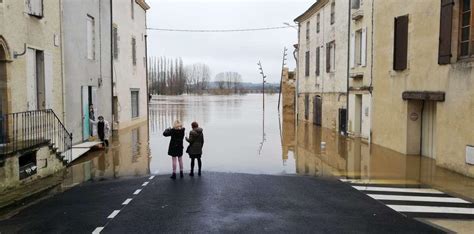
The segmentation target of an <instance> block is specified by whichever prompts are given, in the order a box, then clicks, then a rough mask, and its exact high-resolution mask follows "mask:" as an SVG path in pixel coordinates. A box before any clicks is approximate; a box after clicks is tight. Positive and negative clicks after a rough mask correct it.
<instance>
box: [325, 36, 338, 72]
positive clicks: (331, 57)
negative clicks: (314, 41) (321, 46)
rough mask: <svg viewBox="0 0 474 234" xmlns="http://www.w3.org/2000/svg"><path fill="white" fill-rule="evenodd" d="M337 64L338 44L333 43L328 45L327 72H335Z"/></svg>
mask: <svg viewBox="0 0 474 234" xmlns="http://www.w3.org/2000/svg"><path fill="white" fill-rule="evenodd" d="M335 62H336V42H334V41H332V42H329V43H327V44H326V72H327V73H330V72H334V71H335Z"/></svg>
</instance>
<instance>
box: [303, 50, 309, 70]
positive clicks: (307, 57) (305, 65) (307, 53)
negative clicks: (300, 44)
mask: <svg viewBox="0 0 474 234" xmlns="http://www.w3.org/2000/svg"><path fill="white" fill-rule="evenodd" d="M304 75H305V76H309V51H306V53H305V63H304Z"/></svg>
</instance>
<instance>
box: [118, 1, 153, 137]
mask: <svg viewBox="0 0 474 234" xmlns="http://www.w3.org/2000/svg"><path fill="white" fill-rule="evenodd" d="M148 9H150V7H149V6H148V5H147V3H146V2H145V1H144V0H116V1H113V5H112V11H113V16H112V21H113V22H112V24H113V25H112V44H113V48H112V53H113V72H114V73H113V103H112V105H113V113H112V114H113V121H114V129H123V128H127V127H130V126H133V125H136V124H138V123H141V122H143V121H146V120H147V119H148V87H147V68H146V66H147V64H146V62H147V61H146V11H147V10H148Z"/></svg>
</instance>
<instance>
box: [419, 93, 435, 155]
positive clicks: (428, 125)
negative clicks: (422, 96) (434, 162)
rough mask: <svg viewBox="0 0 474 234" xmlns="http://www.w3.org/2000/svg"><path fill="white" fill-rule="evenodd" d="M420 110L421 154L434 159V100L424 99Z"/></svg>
mask: <svg viewBox="0 0 474 234" xmlns="http://www.w3.org/2000/svg"><path fill="white" fill-rule="evenodd" d="M422 112H423V113H422V117H421V118H422V120H421V121H422V123H421V124H422V127H421V155H423V156H426V157H429V158H433V159H436V154H435V152H436V149H435V146H436V102H434V101H425V102H424V104H423V108H422Z"/></svg>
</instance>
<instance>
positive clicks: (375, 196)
mask: <svg viewBox="0 0 474 234" xmlns="http://www.w3.org/2000/svg"><path fill="white" fill-rule="evenodd" d="M367 195H368V196H370V197H372V198H373V199H376V200H391V201H420V202H450V203H466V204H468V203H470V202H468V201H465V200H463V199H460V198H456V197H426V196H402V195H380V194H367Z"/></svg>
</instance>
